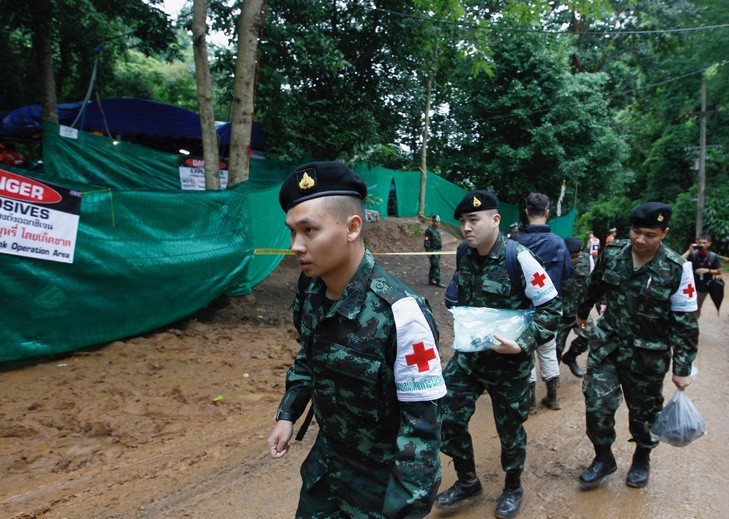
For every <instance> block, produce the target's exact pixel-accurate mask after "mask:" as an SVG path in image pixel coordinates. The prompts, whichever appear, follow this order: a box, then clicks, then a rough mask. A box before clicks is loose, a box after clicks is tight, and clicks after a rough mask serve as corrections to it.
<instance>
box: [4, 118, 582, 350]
mask: <svg viewBox="0 0 729 519" xmlns="http://www.w3.org/2000/svg"><path fill="white" fill-rule="evenodd" d="M43 147H44V164H45V170H44V172H43V173H42V174H33V173H28V172H22V173H23V174H26V175H28V176H34V175H35V177H36V178H38V179H39V180H43V181H46V182H51V183H54V184H58V185H60V186H62V187H65V188H69V189H75V190H78V191H80V192H81V193H82V202H81V212H80V216H79V229H78V236H77V241H76V249H75V257H74V262H73V263H72V264H67V263H56V262H52V261H42V260H37V259H32V258H26V257H18V256H10V255H7V254H0V265H1V266H2V269H3V274H4V275H3V277H2V282H1V283H0V290H2V293H3V299H4V301H5V302H6V305H5V309H4V311H3V312H2V313H0V362H4V361H11V360H17V359H23V358H28V357H35V356H42V355H51V354H57V353H62V352H67V351H72V350H76V349H80V348H84V347H89V346H95V345H99V344H103V343H106V342H110V341H113V340H117V339H121V338H125V337H129V336H133V335H138V334H140V333H144V332H146V331H149V330H152V329H155V328H158V327H160V326H164V325H167V324H169V323H172V322H175V321H176V320H178V319H181V318H183V317H185V316H188V315H190V314H192V313H194V312H195V311H197V310H199V309H200V308H203V307H204V306H205V305H207V304H208V303H210V302H211V301H213V300H214V299H215V298H217V297H219V296H220V295H223V294H228V295H242V294H247V293H250V292H251V290H252V287H253V286H255V285H257V284H258V283H260V282H261V281H262V280H263V279H265V278H266V276H268V275H269V274H270V273H271V272H272V271H273V270H274V269H275V268H276V266H277V265H278V264H279V262H280V261H281V259H282V258H283V254H280V253H278V251H280V250H283V249H287V248H288V245H289V231H288V229H287V228H286V226H285V225H284V217H285V215H284V213H283V211H282V210H281V208H280V207H279V204H278V189H279V186H280V184H281V182H282V181H283V179H284V178H285V177H286V175H288V173H289V172H291V171H292V170H293V168H294V167H296V165H297V163H294V162H286V161H275V160H271V159H264V160H252V161H251V166H250V179H249V181H248V182H246V183H244V184H239V185H237V186H235V187H232V188H229V189H227V190H224V191H183V190H181V189H180V177H179V169H178V162H179V157H178V156H177V155H175V154H169V153H163V152H159V151H156V150H152V149H149V148H145V147H142V146H137V145H134V144H130V143H125V142H118V143H117V142H114V141H113V140H112V139H110V138H108V137H103V136H97V135H93V134H90V133H85V132H78V136H77V138H68V137H62V136H61V131H60V127H59V126H58V125H52V124H46V125H45V127H44V138H43ZM15 171H16V172H21V170H15ZM355 171H357V173H358V174H360V175H361V176H362V178H363V179H364V180H365V182H366V183H367V185H368V189H369V192H370V194H371V201H368V208H370V209H374V210H378V211H379V212H380V215H381V216H382V217H383V218H387V217H388V210H387V205H388V198H389V196H390V190H391V185H393V184H394V186H395V198H396V204H395V211H394V214H395V215H396V216H400V217H413V216H416V215H417V212H418V202H419V197H420V172H418V171H394V170H390V169H387V168H382V167H372V166H368V165H359V166H357V167H355ZM464 194H465V190H463V189H462V188H460V187H458V186H455V185H454V184H451V183H450V182H447V181H446V180H444V179H442V178H440V177H438V176H437V175H434V174H431V173H428V175H427V183H426V206H425V214H426V215H433V214H440V215H441V216H442V218H443V220H444V222H446V223H449V224H450V225H455V226H457V225H458V222H457V221H456V220H454V219H453V207H455V205H456V204H457V203H458V202H459V201H460V199H461V198H462V197H463V195H464ZM500 212H501V214H502V230H504V232H508V226H509V224H510V223H511V222H513V221H516V220H517V219H518V214H519V209H518V207H517V206H515V205H511V204H505V203H502V204H501V207H500ZM550 223H551V224H552V226H553V230H554V232H556V233H557V234H560V235H564V236H567V235H569V234H571V230H572V224H573V223H574V212H572V213H570V215H567V216H566V217H562V221H561V222H560V219H554V220H552V221H551V222H550ZM555 224H557V225H555ZM563 232H564V233H565V234H562V233H563ZM255 251H258V252H259V253H258V254H256V252H255ZM269 252H273V253H269ZM375 252H377V251H375Z"/></svg>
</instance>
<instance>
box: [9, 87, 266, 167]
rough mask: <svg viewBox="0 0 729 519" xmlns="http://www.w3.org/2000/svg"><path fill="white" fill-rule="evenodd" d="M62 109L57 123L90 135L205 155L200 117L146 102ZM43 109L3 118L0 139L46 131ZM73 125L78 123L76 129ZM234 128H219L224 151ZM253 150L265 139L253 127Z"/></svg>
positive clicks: (25, 109)
mask: <svg viewBox="0 0 729 519" xmlns="http://www.w3.org/2000/svg"><path fill="white" fill-rule="evenodd" d="M83 108H84V103H83V102H76V103H62V104H59V105H58V121H59V123H60V124H61V125H63V126H73V127H74V128H77V129H81V130H84V131H87V132H96V133H100V134H102V135H109V136H111V137H114V138H119V139H121V140H126V141H131V142H135V143H137V144H142V145H145V146H149V147H152V148H156V149H160V150H164V151H170V152H173V153H176V152H177V151H178V150H179V149H180V147H187V148H188V149H189V148H192V149H190V151H191V152H192V153H194V154H199V153H201V151H202V143H201V140H202V133H201V130H200V117H199V116H198V114H197V113H195V112H193V111H191V110H187V109H185V108H180V107H177V106H173V105H168V104H165V103H159V102H157V101H150V100H148V99H134V98H126V97H117V98H110V99H102V100H100V101H89V102H88V103H87V104H86V108H85V110H83ZM42 114H43V110H42V108H41V106H40V105H28V106H23V107H20V108H16V109H14V110H11V111H9V112H7V113H5V114H4V115H3V117H2V120H0V136H2V135H7V136H15V135H25V136H28V135H38V136H39V137H40V134H41V131H42V129H43V120H42ZM74 123H75V124H74ZM230 129H231V125H230V123H222V122H221V123H217V127H216V131H217V133H218V142H219V143H220V147H221V149H227V147H228V146H229V144H230ZM251 149H253V150H258V151H261V150H263V136H262V134H261V132H260V131H259V130H258V127H257V126H256V124H255V123H254V124H253V132H252V135H251Z"/></svg>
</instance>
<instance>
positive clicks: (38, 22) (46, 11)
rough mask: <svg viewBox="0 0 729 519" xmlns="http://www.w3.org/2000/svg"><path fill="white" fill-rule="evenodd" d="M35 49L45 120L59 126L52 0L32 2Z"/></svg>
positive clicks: (33, 0)
mask: <svg viewBox="0 0 729 519" xmlns="http://www.w3.org/2000/svg"><path fill="white" fill-rule="evenodd" d="M31 5H32V9H33V12H34V13H35V16H33V21H34V23H33V47H34V50H35V55H36V61H37V64H38V73H39V77H40V85H41V107H42V109H43V115H42V117H43V120H44V121H48V122H52V123H56V124H58V108H57V107H56V104H57V98H56V80H55V75H54V72H53V47H52V46H51V20H52V16H53V10H52V5H51V1H50V0H32V4H31Z"/></svg>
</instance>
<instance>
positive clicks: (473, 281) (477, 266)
mask: <svg viewBox="0 0 729 519" xmlns="http://www.w3.org/2000/svg"><path fill="white" fill-rule="evenodd" d="M506 240H507V238H506V237H504V236H502V235H499V237H498V239H497V241H496V243H495V244H494V246H493V247H492V249H491V252H489V254H487V255H486V256H479V254H478V251H477V250H476V249H473V248H471V247H469V248H468V249H467V250H466V253H465V254H464V255H463V257H462V258H461V262H460V263H459V265H458V270H457V271H456V280H457V283H458V295H459V296H458V299H459V304H460V305H462V306H475V307H485V308H503V309H507V310H514V309H522V310H523V309H528V308H532V307H533V308H534V309H535V313H534V319H533V321H532V323H531V325H530V326H529V328H527V329H526V330H525V331H524V332H523V333H522V334H521V336H520V337H519V338H518V339H517V340H516V343H517V344H518V345H519V347H520V348H521V349H522V350H524V351H523V353H520V354H516V355H505V354H501V353H496V352H494V351H491V350H486V351H482V352H478V353H466V355H474V356H478V357H479V359H478V362H479V363H482V364H484V365H486V366H489V369H492V370H493V372H500V373H502V374H504V376H505V377H511V376H514V375H516V374H519V375H524V374H525V373H526V375H528V374H529V371H531V367H532V366H533V363H534V360H533V355H532V353H533V352H534V350H536V348H537V346H539V345H540V344H544V343H546V342H548V341H549V340H551V339H552V338H554V335H555V331H556V330H557V327H558V325H559V321H560V318H561V317H562V303H561V300H560V298H559V296H558V295H557V290H556V288H555V287H554V285H553V284H552V282H551V280H550V279H549V276H548V275H547V273H546V271H545V270H544V267H542V266H541V264H540V263H539V262H538V261H537V259H536V258H535V257H534V255H533V254H532V253H531V252H530V251H529V249H527V248H526V247H524V246H523V245H521V244H517V263H519V267H520V278H521V281H522V286H520V287H512V286H511V281H510V279H509V271H508V269H507V266H506Z"/></svg>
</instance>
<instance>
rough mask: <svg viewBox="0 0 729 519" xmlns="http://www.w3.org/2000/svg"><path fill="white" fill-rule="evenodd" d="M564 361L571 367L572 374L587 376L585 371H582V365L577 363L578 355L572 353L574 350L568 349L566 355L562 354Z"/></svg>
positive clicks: (580, 376)
mask: <svg viewBox="0 0 729 519" xmlns="http://www.w3.org/2000/svg"><path fill="white" fill-rule="evenodd" d="M562 363H563V364H564V365H566V366H567V367H568V368H570V371H571V372H572V374H573V375H574V376H576V377H577V378H582V377H584V376H585V372H584V371H582V368H580V365H579V364H577V356H576V355H575V354H574V353H572V350H568V351H567V352H566V353H565V354H564V355H562Z"/></svg>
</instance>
